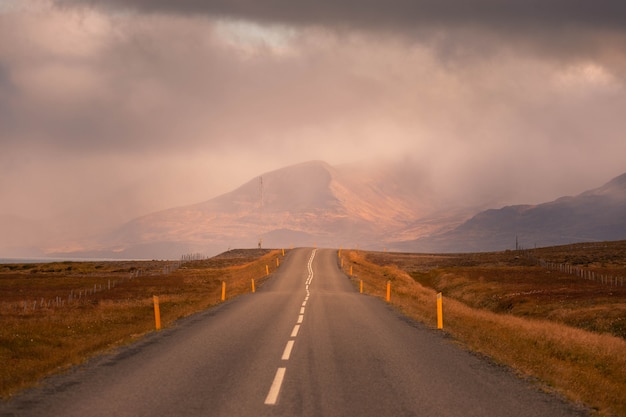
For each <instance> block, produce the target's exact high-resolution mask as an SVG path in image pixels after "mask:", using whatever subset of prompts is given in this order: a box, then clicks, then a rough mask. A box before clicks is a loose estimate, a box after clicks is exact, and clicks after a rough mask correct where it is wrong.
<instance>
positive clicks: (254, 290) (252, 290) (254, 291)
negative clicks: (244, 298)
mask: <svg viewBox="0 0 626 417" xmlns="http://www.w3.org/2000/svg"><path fill="white" fill-rule="evenodd" d="M252 292H255V290H254V278H252Z"/></svg>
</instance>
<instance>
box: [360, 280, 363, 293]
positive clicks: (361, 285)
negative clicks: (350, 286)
mask: <svg viewBox="0 0 626 417" xmlns="http://www.w3.org/2000/svg"><path fill="white" fill-rule="evenodd" d="M359 294H363V280H361V282H360V284H359Z"/></svg>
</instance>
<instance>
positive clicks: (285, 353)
mask: <svg viewBox="0 0 626 417" xmlns="http://www.w3.org/2000/svg"><path fill="white" fill-rule="evenodd" d="M294 343H295V341H294V340H290V341H288V342H287V346H285V350H284V351H283V357H282V358H281V359H282V360H284V361H288V360H289V357H290V356H291V350H292V349H293V344H294Z"/></svg>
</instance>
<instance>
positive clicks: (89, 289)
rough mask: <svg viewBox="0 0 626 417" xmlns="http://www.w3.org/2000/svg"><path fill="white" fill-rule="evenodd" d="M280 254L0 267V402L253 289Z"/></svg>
mask: <svg viewBox="0 0 626 417" xmlns="http://www.w3.org/2000/svg"><path fill="white" fill-rule="evenodd" d="M279 257H282V253H279V251H268V250H249V251H230V252H227V253H224V254H222V255H220V256H218V257H215V258H211V259H208V260H198V261H190V262H185V263H180V262H170V261H146V262H133V261H124V262H60V263H49V264H12V265H0V363H1V364H2V366H0V396H2V397H3V398H6V397H8V396H10V395H11V394H13V393H15V392H16V391H18V390H19V389H22V388H25V387H28V386H31V385H33V384H35V383H36V382H37V381H38V380H40V379H41V378H42V377H44V376H46V375H49V374H51V373H54V372H58V371H62V370H64V369H67V368H68V367H69V366H72V365H75V364H78V363H81V362H83V361H84V360H86V359H87V358H89V357H90V356H92V355H94V354H96V353H99V352H102V351H106V350H108V349H111V348H114V347H116V346H120V345H122V344H125V343H129V342H132V341H134V340H136V339H137V338H139V337H141V336H142V335H144V334H146V333H147V332H150V331H154V329H155V319H154V307H153V295H157V296H158V297H159V304H160V312H161V324H162V326H163V327H166V326H169V325H171V324H172V323H173V322H174V321H175V320H177V319H179V318H182V317H185V316H188V315H190V314H193V313H195V312H198V311H201V310H204V309H206V308H208V307H210V306H212V305H214V304H217V303H219V302H221V295H222V282H225V283H226V296H227V297H226V298H231V297H234V296H236V295H239V294H242V293H247V292H250V291H251V280H252V279H255V286H260V285H262V284H263V281H264V279H265V277H266V265H267V266H269V267H270V271H272V270H274V269H275V268H276V258H279Z"/></svg>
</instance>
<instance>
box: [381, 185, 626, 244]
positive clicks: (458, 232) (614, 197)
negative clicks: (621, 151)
mask: <svg viewBox="0 0 626 417" xmlns="http://www.w3.org/2000/svg"><path fill="white" fill-rule="evenodd" d="M621 239H626V174H623V175H621V176H619V177H617V178H615V179H613V180H612V181H610V182H608V183H607V184H605V185H604V186H602V187H600V188H596V189H593V190H590V191H586V192H584V193H582V194H579V195H577V196H575V197H562V198H559V199H557V200H555V201H552V202H548V203H544V204H539V205H534V206H532V205H516V206H507V207H503V208H501V209H497V210H493V209H492V210H486V211H482V212H480V213H478V214H477V215H476V216H474V217H472V218H471V219H469V220H468V221H466V222H465V223H463V224H462V225H460V226H458V227H457V228H455V229H453V230H450V231H447V232H443V233H438V234H434V235H431V236H428V237H422V238H418V239H414V240H409V241H405V242H399V243H397V244H395V245H392V248H393V249H395V250H404V251H414V252H473V251H491V250H503V249H507V248H515V247H516V244H519V245H520V246H522V247H527V248H528V247H533V246H552V245H560V244H567V243H576V242H585V241H606V240H621Z"/></svg>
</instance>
